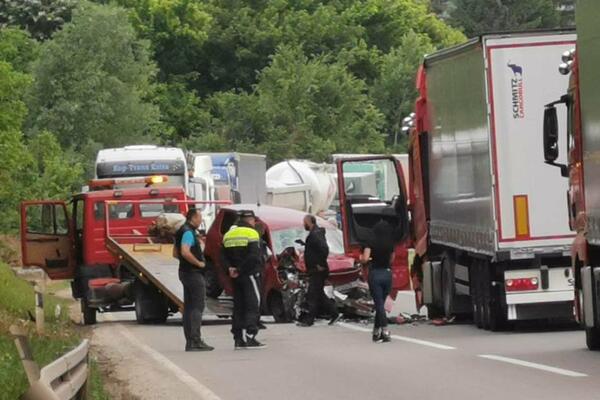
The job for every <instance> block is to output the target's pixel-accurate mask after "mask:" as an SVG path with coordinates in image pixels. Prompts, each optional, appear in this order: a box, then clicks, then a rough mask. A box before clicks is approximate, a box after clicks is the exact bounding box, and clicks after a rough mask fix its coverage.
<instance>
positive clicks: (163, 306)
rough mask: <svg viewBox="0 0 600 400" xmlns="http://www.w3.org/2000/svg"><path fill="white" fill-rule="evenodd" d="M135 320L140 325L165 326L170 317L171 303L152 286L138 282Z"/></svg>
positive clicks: (136, 286) (136, 285) (135, 288)
mask: <svg viewBox="0 0 600 400" xmlns="http://www.w3.org/2000/svg"><path fill="white" fill-rule="evenodd" d="M134 290H135V319H136V321H137V322H138V324H151V323H154V324H164V323H165V322H166V321H167V317H168V316H169V301H168V299H167V297H166V296H165V295H163V294H162V293H160V292H159V291H158V290H156V288H154V287H153V286H151V285H146V284H144V283H142V282H141V281H136V283H135V285H134Z"/></svg>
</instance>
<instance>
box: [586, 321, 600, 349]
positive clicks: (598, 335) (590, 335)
mask: <svg viewBox="0 0 600 400" xmlns="http://www.w3.org/2000/svg"><path fill="white" fill-rule="evenodd" d="M585 342H586V344H587V348H588V349H589V350H592V351H597V350H600V329H598V328H596V327H594V328H585Z"/></svg>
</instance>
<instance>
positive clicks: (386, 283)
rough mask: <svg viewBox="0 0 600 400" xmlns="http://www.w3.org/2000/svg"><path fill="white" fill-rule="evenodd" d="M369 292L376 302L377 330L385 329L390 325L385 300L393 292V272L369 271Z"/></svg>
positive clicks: (387, 269)
mask: <svg viewBox="0 0 600 400" xmlns="http://www.w3.org/2000/svg"><path fill="white" fill-rule="evenodd" d="M369 290H370V291H371V296H372V297H373V301H374V302H375V328H385V327H386V326H387V324H388V322H387V316H386V314H385V299H386V298H387V297H388V295H389V294H390V291H391V290H392V271H391V270H390V269H389V268H371V269H370V270H369Z"/></svg>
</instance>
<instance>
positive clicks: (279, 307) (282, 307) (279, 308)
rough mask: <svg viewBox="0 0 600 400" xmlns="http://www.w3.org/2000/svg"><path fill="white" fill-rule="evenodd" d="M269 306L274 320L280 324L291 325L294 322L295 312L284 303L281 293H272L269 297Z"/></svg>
mask: <svg viewBox="0 0 600 400" xmlns="http://www.w3.org/2000/svg"><path fill="white" fill-rule="evenodd" d="M268 306H269V311H270V312H271V315H273V319H274V320H275V322H276V323H278V324H286V323H290V322H292V321H293V320H294V310H293V308H292V307H290V306H288V305H286V303H285V302H284V301H283V295H282V294H281V293H280V292H277V291H272V292H271V294H270V295H269V297H268Z"/></svg>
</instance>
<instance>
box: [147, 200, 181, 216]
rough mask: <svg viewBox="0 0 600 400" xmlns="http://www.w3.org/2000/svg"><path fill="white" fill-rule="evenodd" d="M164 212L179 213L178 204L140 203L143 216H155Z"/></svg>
mask: <svg viewBox="0 0 600 400" xmlns="http://www.w3.org/2000/svg"><path fill="white" fill-rule="evenodd" d="M164 213H179V206H178V205H177V204H163V203H156V204H150V203H148V204H140V214H141V215H142V218H155V217H158V216H159V215H161V214H164Z"/></svg>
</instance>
